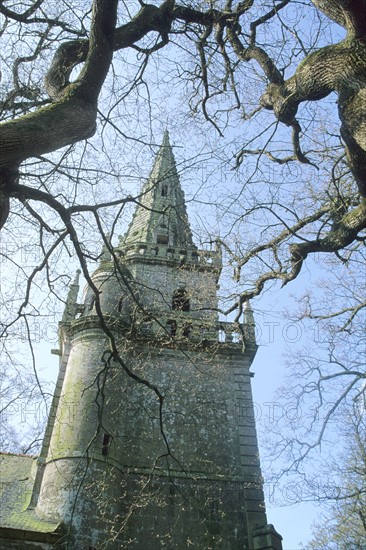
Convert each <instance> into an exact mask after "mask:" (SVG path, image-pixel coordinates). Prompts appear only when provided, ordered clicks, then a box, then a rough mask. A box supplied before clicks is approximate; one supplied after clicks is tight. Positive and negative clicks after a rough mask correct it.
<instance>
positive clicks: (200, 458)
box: [32, 132, 281, 550]
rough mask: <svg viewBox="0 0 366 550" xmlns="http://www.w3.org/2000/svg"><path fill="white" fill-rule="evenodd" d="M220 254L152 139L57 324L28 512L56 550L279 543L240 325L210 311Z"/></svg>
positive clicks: (235, 547)
mask: <svg viewBox="0 0 366 550" xmlns="http://www.w3.org/2000/svg"><path fill="white" fill-rule="evenodd" d="M220 271H221V256H220V250H219V249H218V248H216V249H215V250H211V251H207V250H199V249H198V248H197V247H196V246H195V244H194V243H193V238H192V233H191V230H190V226H189V222H188V217H187V211H186V205H185V200H184V193H183V191H182V189H181V186H180V182H179V178H178V174H177V169H176V163H175V160H174V157H173V152H172V148H171V146H170V143H169V136H168V133H167V132H166V133H165V136H164V140H163V144H162V146H161V148H160V150H159V152H158V154H157V157H156V159H155V162H154V166H153V168H152V171H151V174H150V177H149V178H148V180H147V182H146V183H145V185H144V187H143V189H142V191H141V197H140V200H139V202H138V206H137V207H136V210H135V213H134V216H133V219H132V221H131V223H130V226H129V228H128V230H127V233H126V235H125V236H124V237H123V238H121V239H120V242H119V245H118V246H116V247H115V248H113V250H112V253H111V251H110V250H109V251H108V250H107V249H105V250H104V252H103V255H102V257H101V261H100V265H99V267H98V268H97V270H96V271H95V272H94V274H93V276H92V283H93V284H91V285H89V286H88V287H87V288H86V291H85V293H84V300H83V303H82V304H78V303H77V291H78V280H77V279H76V280H75V282H74V283H73V285H72V286H71V288H70V293H69V298H68V300H67V304H66V309H65V313H64V316H63V319H62V322H61V323H60V352H59V353H60V375H59V379H58V383H57V388H56V392H55V397H54V401H53V406H52V410H51V414H50V419H49V424H48V429H47V432H46V436H45V440H44V445H43V449H42V453H41V457H40V458H39V461H38V464H39V465H38V474H37V477H36V483H35V489H34V493H33V499H32V506H33V507H34V509H35V512H36V514H37V516H38V517H39V518H41V519H43V520H44V521H59V522H60V524H62V526H63V528H64V529H63V535H62V536H61V537H60V540H59V543H58V545H56V547H59V548H70V549H74V548H77V549H89V550H92V549H112V550H113V549H127V550H128V549H130V548H131V549H132V550H160V549H165V548H166V549H169V550H185V549H190V548H192V549H194V550H209V549H214V550H245V549H253V550H254V549H258V550H259V549H262V550H264V549H272V550H277V549H281V537H280V536H279V535H278V534H277V533H276V531H275V530H274V528H273V527H272V526H271V525H267V519H266V514H265V507H264V498H263V487H262V479H261V471H260V465H259V459H258V444H257V438H256V429H255V419H254V411H253V401H252V394H251V384H250V379H251V374H250V372H249V368H250V366H251V363H252V361H253V358H254V356H255V353H256V343H255V335H254V320H253V314H252V311H251V309H250V306H247V308H246V309H245V314H244V321H243V323H242V324H234V323H227V322H222V321H220V320H219V317H218V314H217V283H218V278H219V276H220Z"/></svg>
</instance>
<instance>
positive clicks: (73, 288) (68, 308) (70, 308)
mask: <svg viewBox="0 0 366 550" xmlns="http://www.w3.org/2000/svg"><path fill="white" fill-rule="evenodd" d="M80 273H81V271H80V269H77V270H76V275H75V279H74V281H73V282H72V283H71V285H70V287H69V292H68V294H67V298H66V303H65V309H64V312H63V315H62V319H61V322H62V323H68V322H70V321H72V320H73V319H75V316H76V314H77V313H78V310H79V306H78V303H77V299H78V293H79V289H80V285H79V279H80Z"/></svg>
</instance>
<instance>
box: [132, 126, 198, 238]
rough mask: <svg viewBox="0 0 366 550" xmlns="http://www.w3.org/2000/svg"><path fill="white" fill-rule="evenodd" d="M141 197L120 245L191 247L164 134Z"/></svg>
mask: <svg viewBox="0 0 366 550" xmlns="http://www.w3.org/2000/svg"><path fill="white" fill-rule="evenodd" d="M140 197H141V199H140V200H141V202H140V203H139V205H138V206H137V208H136V210H135V213H134V216H133V219H132V222H131V223H130V226H129V228H128V231H127V234H126V236H125V238H124V241H123V244H124V245H125V246H126V245H127V246H128V245H131V244H137V243H140V244H159V245H169V246H178V247H184V248H187V247H194V245H193V240H192V233H191V229H190V226H189V222H188V216H187V210H186V206H185V200H184V193H183V191H182V188H181V186H180V182H179V176H178V172H177V165H176V162H175V159H174V155H173V150H172V147H171V145H170V141H169V133H168V131H167V130H166V131H165V133H164V138H163V143H162V145H161V146H160V149H159V151H158V153H157V155H156V158H155V162H154V165H153V168H152V170H151V172H150V176H149V178H148V180H147V181H146V183H145V184H144V186H143V188H142V191H141V195H140Z"/></svg>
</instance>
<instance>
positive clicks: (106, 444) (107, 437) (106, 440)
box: [102, 432, 112, 456]
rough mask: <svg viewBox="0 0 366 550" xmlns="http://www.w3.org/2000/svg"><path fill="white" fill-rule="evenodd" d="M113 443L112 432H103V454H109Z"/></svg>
mask: <svg viewBox="0 0 366 550" xmlns="http://www.w3.org/2000/svg"><path fill="white" fill-rule="evenodd" d="M111 443H112V436H111V434H109V433H107V432H105V433H104V434H103V443H102V455H103V456H108V454H109V450H110V446H111Z"/></svg>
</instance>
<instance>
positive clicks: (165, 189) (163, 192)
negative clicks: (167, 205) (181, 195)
mask: <svg viewBox="0 0 366 550" xmlns="http://www.w3.org/2000/svg"><path fill="white" fill-rule="evenodd" d="M161 196H162V197H167V196H168V184H167V183H162V184H161Z"/></svg>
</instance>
